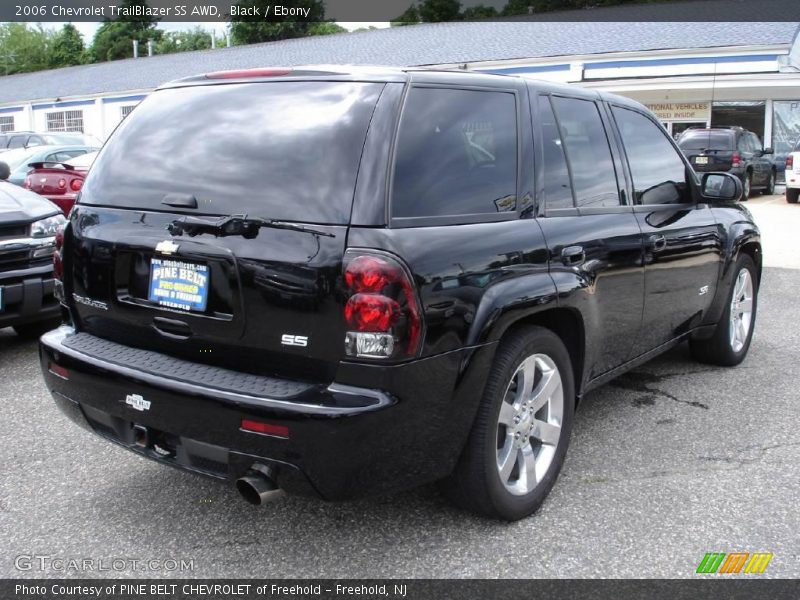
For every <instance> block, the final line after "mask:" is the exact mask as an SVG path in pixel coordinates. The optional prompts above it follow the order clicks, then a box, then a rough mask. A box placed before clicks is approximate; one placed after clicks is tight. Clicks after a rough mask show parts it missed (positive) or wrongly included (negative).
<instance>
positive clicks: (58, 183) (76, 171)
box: [23, 152, 97, 215]
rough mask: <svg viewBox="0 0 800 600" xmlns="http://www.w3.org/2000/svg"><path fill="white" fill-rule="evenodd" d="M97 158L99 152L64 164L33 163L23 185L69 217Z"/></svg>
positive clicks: (78, 157)
mask: <svg viewBox="0 0 800 600" xmlns="http://www.w3.org/2000/svg"><path fill="white" fill-rule="evenodd" d="M96 156H97V152H88V153H86V154H82V155H80V156H76V157H75V158H71V159H69V160H67V161H64V162H56V163H49V162H37V163H31V164H29V165H28V166H29V167H30V169H31V170H30V171H28V175H27V176H26V177H25V182H24V184H23V185H24V187H25V188H26V189H29V190H31V191H32V192H36V193H37V194H39V195H41V196H44V197H45V198H47V199H48V200H50V202H52V203H53V204H55V205H56V206H58V207H59V208H60V209H61V212H63V213H64V214H65V215H68V214H69V211H70V210H72V206H73V205H74V204H75V198H76V197H77V196H78V193H79V192H80V191H81V188H82V187H83V180H84V179H86V173H88V172H89V167H91V166H92V162H94V159H95V157H96Z"/></svg>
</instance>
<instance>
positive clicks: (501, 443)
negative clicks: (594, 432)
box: [497, 354, 564, 496]
mask: <svg viewBox="0 0 800 600" xmlns="http://www.w3.org/2000/svg"><path fill="white" fill-rule="evenodd" d="M563 418H564V386H563V382H562V380H561V373H560V372H559V370H558V367H557V366H556V363H555V362H554V361H553V359H552V358H550V357H549V356H547V355H546V354H534V355H532V356H529V357H528V358H526V359H525V360H524V361H522V363H521V364H520V365H519V367H517V370H516V371H515V372H514V375H513V376H512V377H511V381H510V382H509V384H508V387H507V388H506V393H505V396H504V398H503V401H502V404H501V405H500V414H499V415H498V421H497V472H498V473H499V475H500V481H501V482H502V483H503V485H504V486H505V487H506V489H507V490H508V491H509V492H511V493H512V494H514V495H518V496H520V495H524V494H527V493H529V492H531V491H532V490H533V489H534V488H535V487H536V485H537V484H538V483H539V482H540V481H541V480H542V479H543V478H544V477H545V475H546V474H547V471H548V469H549V468H550V465H551V464H552V462H553V458H554V457H555V454H556V448H557V446H558V442H559V439H560V437H561V424H562V421H563Z"/></svg>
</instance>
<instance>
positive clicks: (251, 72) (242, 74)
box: [206, 68, 292, 79]
mask: <svg viewBox="0 0 800 600" xmlns="http://www.w3.org/2000/svg"><path fill="white" fill-rule="evenodd" d="M291 72H292V69H282V68H272V69H238V70H235V71H214V72H213V73H206V79H245V78H247V77H280V76H281V75H288V74H289V73H291Z"/></svg>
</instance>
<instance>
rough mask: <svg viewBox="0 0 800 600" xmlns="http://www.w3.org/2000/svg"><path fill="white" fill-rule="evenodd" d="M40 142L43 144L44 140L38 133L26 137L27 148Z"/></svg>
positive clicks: (38, 144) (39, 144)
mask: <svg viewBox="0 0 800 600" xmlns="http://www.w3.org/2000/svg"><path fill="white" fill-rule="evenodd" d="M42 144H44V140H42V138H40V137H39V136H38V135H32V136H31V137H29V138H28V148H30V147H32V146H41V145H42Z"/></svg>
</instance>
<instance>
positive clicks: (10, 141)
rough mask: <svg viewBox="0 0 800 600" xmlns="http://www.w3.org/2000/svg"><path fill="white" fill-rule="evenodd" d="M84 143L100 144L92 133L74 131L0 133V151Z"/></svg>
mask: <svg viewBox="0 0 800 600" xmlns="http://www.w3.org/2000/svg"><path fill="white" fill-rule="evenodd" d="M70 144H77V145H86V146H94V147H96V148H99V147H100V146H101V145H102V144H101V143H100V140H98V139H97V138H96V137H95V136H93V135H86V134H84V133H74V132H68V131H67V132H52V131H48V132H46V133H37V132H35V131H12V132H9V133H0V152H2V151H3V150H15V149H17V148H33V147H34V146H56V145H70Z"/></svg>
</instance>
